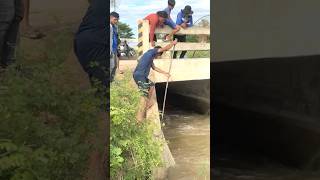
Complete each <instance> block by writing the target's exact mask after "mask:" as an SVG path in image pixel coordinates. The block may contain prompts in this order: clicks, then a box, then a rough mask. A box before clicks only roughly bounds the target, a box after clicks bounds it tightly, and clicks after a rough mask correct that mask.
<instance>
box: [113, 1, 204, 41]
mask: <svg viewBox="0 0 320 180" xmlns="http://www.w3.org/2000/svg"><path fill="white" fill-rule="evenodd" d="M167 5H168V0H149V1H146V0H118V6H117V7H116V12H118V13H119V14H120V21H121V22H123V23H126V24H129V26H130V27H131V28H132V29H133V33H134V34H135V36H136V35H137V34H138V33H137V31H138V25H137V21H138V19H143V18H144V17H146V16H147V15H148V14H150V13H156V12H157V11H160V10H163V9H165V8H166V7H167ZM186 5H190V6H191V7H192V10H193V21H194V22H195V21H196V20H198V19H199V18H201V17H202V16H205V15H210V0H184V1H181V0H176V5H175V7H174V9H173V10H172V11H171V18H172V19H173V20H174V21H175V20H176V18H177V14H178V12H179V11H180V10H181V9H183V8H184V7H185V6H186ZM111 11H114V9H113V7H111ZM135 38H137V37H135Z"/></svg>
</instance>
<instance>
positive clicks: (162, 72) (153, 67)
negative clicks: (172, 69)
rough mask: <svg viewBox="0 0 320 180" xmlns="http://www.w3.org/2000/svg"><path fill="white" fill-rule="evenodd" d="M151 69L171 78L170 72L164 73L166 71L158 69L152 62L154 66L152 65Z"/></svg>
mask: <svg viewBox="0 0 320 180" xmlns="http://www.w3.org/2000/svg"><path fill="white" fill-rule="evenodd" d="M151 68H152V69H153V70H155V71H157V72H158V73H161V74H164V75H166V76H167V77H170V74H169V73H168V72H166V71H164V70H162V69H160V68H158V67H156V66H155V65H154V63H153V62H152V64H151Z"/></svg>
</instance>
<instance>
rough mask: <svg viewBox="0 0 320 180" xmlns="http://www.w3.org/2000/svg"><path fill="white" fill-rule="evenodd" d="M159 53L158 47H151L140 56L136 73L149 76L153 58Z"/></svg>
mask: <svg viewBox="0 0 320 180" xmlns="http://www.w3.org/2000/svg"><path fill="white" fill-rule="evenodd" d="M157 53H158V49H157V48H154V49H150V50H148V51H147V52H146V53H144V54H143V55H142V57H141V58H140V60H139V63H138V65H137V67H136V69H135V70H134V74H139V75H143V76H145V77H148V76H149V72H150V68H151V65H152V63H153V59H154V58H155V57H156V55H157Z"/></svg>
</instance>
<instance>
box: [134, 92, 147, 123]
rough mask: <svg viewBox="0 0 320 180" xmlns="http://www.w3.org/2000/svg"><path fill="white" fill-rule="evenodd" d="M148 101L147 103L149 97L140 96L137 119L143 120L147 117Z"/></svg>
mask: <svg viewBox="0 0 320 180" xmlns="http://www.w3.org/2000/svg"><path fill="white" fill-rule="evenodd" d="M146 103H147V98H146V97H141V98H140V103H139V109H138V113H137V116H136V118H137V121H138V122H142V121H143V120H144V119H145V118H146V112H147V111H146Z"/></svg>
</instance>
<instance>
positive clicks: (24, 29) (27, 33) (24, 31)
mask: <svg viewBox="0 0 320 180" xmlns="http://www.w3.org/2000/svg"><path fill="white" fill-rule="evenodd" d="M23 5H24V17H23V19H22V21H21V35H22V36H23V37H27V38H30V39H40V38H43V37H44V36H45V35H44V34H42V33H41V32H40V31H39V30H36V29H34V28H33V27H32V26H31V25H30V19H29V14H30V0H23Z"/></svg>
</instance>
